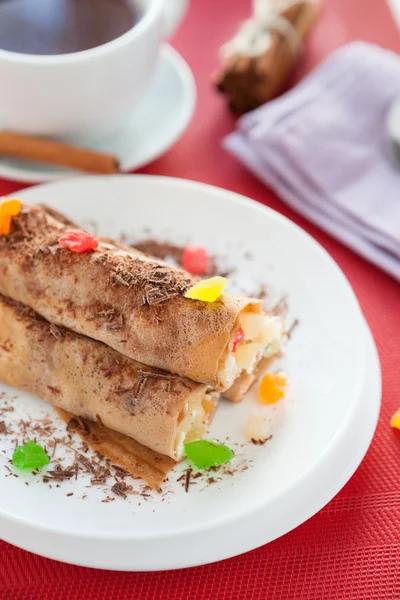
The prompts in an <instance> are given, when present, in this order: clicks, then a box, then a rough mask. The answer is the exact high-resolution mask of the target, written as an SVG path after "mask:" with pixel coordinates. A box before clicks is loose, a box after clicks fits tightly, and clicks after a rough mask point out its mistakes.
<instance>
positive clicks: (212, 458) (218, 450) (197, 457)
mask: <svg viewBox="0 0 400 600" xmlns="http://www.w3.org/2000/svg"><path fill="white" fill-rule="evenodd" d="M185 453H186V456H187V457H188V458H189V460H191V461H192V463H193V464H194V466H195V467H197V468H198V469H209V468H210V467H218V466H219V465H223V464H224V463H226V462H228V461H230V460H232V458H233V457H234V453H233V452H232V450H231V449H230V448H228V446H224V444H219V443H218V442H210V441H209V440H197V441H195V442H189V443H188V444H185Z"/></svg>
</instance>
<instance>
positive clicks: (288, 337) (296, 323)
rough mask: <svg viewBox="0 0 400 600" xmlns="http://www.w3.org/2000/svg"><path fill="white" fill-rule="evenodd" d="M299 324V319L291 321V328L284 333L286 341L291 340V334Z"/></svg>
mask: <svg viewBox="0 0 400 600" xmlns="http://www.w3.org/2000/svg"><path fill="white" fill-rule="evenodd" d="M299 324H300V321H299V319H295V320H294V321H293V323H292V324H291V326H290V327H289V329H288V330H287V332H286V337H287V339H288V340H290V339H291V337H292V335H293V332H294V330H295V329H296V327H297V326H298V325H299Z"/></svg>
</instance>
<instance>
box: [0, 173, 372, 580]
mask: <svg viewBox="0 0 400 600" xmlns="http://www.w3.org/2000/svg"><path fill="white" fill-rule="evenodd" d="M106 177H107V176H101V175H100V176H98V175H95V176H80V177H73V178H67V179H63V180H57V181H53V182H49V183H45V184H43V185H45V186H47V187H48V186H51V187H54V186H64V185H67V186H68V185H70V184H72V185H75V184H76V183H78V184H79V183H80V182H81V181H82V180H84V181H85V182H87V181H88V180H93V179H95V180H99V179H100V180H104V179H105V178H106ZM114 177H117V178H123V179H124V180H125V181H126V180H140V181H141V182H143V181H146V182H152V183H162V184H167V185H172V186H176V185H179V186H183V187H185V188H186V189H190V188H192V189H193V187H194V188H197V189H200V190H203V191H206V192H207V191H208V192H211V193H213V194H216V193H218V194H222V195H224V196H226V198H227V199H229V200H234V201H236V202H237V203H239V204H241V205H244V206H246V207H251V208H253V209H256V210H258V211H261V212H264V213H265V212H266V213H268V214H269V217H270V218H272V219H274V220H275V221H279V222H281V223H283V224H284V225H285V226H289V227H291V228H294V229H295V230H297V232H298V233H300V234H301V235H302V236H304V237H306V238H307V239H308V242H311V243H312V245H313V247H314V249H315V250H317V251H318V252H319V253H322V255H323V257H324V258H325V259H327V260H328V261H329V262H330V263H331V266H332V267H333V268H334V269H335V270H336V274H337V275H339V277H340V278H341V280H342V283H343V284H344V285H345V286H346V288H347V292H348V293H349V294H350V295H349V298H350V297H351V299H352V302H353V304H354V308H356V309H357V310H358V312H359V315H360V324H361V325H362V327H363V329H365V324H364V320H363V317H362V313H361V310H360V307H359V304H358V301H357V299H356V296H355V294H354V291H353V289H352V288H351V286H350V283H349V282H348V280H347V278H346V276H345V275H344V273H343V271H342V270H341V269H340V267H339V266H338V265H337V263H336V262H335V261H334V259H333V258H332V257H331V256H330V255H329V253H328V252H327V251H326V250H325V249H324V248H323V247H322V246H321V245H320V244H319V243H318V242H317V241H316V240H315V239H314V238H313V237H312V236H310V235H309V234H308V233H307V232H306V231H305V230H303V229H302V228H301V227H299V226H298V225H297V224H296V223H294V222H292V221H291V220H290V219H288V218H287V217H285V216H283V215H281V214H280V213H278V212H276V211H275V210H273V209H271V208H270V207H267V206H265V205H262V204H261V203H259V202H257V201H255V200H252V199H250V198H247V197H245V196H242V195H241V194H237V193H235V192H231V191H229V190H224V189H221V188H218V187H215V186H212V185H209V184H204V183H199V182H194V181H190V180H185V179H178V178H171V177H164V176H152V175H138V174H136V175H116V176H114ZM107 179H108V180H109V178H108V177H107ZM113 181H115V179H113ZM36 187H37V188H38V189H39V190H40V188H42V185H41V186H36ZM32 189H34V188H28V189H25V190H22V191H21V192H20V194H21V197H22V199H25V200H26V201H27V202H29V195H30V194H31V193H32ZM17 194H18V192H17ZM12 195H15V193H14V194H12ZM23 196H26V198H23ZM378 365H379V363H378ZM378 371H379V368H378ZM363 385H364V381H363V380H361V382H360V386H361V387H362V386H363ZM357 408H359V401H357V402H354V407H353V411H352V412H350V413H347V418H346V421H345V423H344V424H342V426H341V428H340V429H339V430H338V431H337V433H336V434H335V435H334V437H333V438H332V440H331V442H330V444H329V445H328V446H327V448H325V450H324V452H323V454H322V455H321V456H320V457H319V459H317V460H316V461H314V463H313V464H312V465H311V466H310V467H309V468H308V469H307V470H306V471H305V472H304V473H303V474H302V476H301V477H300V478H299V479H297V480H296V481H295V482H294V483H293V484H292V485H291V486H289V487H288V488H286V489H285V494H288V493H290V492H291V491H293V488H296V487H298V486H300V485H302V484H304V480H306V479H307V478H308V476H309V472H310V471H315V470H316V469H317V468H319V467H320V463H321V462H324V461H326V460H327V458H329V456H330V454H331V452H332V447H336V445H337V444H338V443H340V439H338V438H340V437H341V436H343V435H344V434H345V433H346V432H347V431H348V428H349V423H348V421H351V420H352V419H353V417H354V414H353V413H354V412H355V411H356V410H357ZM371 439H372V434H371ZM368 445H369V443H368ZM358 464H359V463H357V465H356V467H357V466H358ZM356 467H355V468H356ZM355 468H354V470H355ZM350 476H351V474H350V475H349V477H350ZM346 481H347V480H346ZM344 483H345V482H344ZM344 483H343V484H342V485H344ZM342 485H341V486H340V488H339V489H341V487H342ZM274 501H276V496H273V497H271V498H270V499H269V502H271V503H272V502H274ZM328 501H329V500H328ZM325 504H326V502H325V503H324V504H323V505H325ZM323 505H322V506H323ZM264 506H265V504H264ZM322 506H321V507H322ZM262 507H263V503H262V502H261V503H260V504H259V505H257V506H255V507H253V509H252V510H251V511H250V512H246V513H244V514H242V515H239V516H231V517H230V518H227V519H224V520H222V521H219V525H215V524H211V525H210V524H208V525H207V527H208V529H210V528H211V527H212V526H213V525H214V526H216V527H218V526H220V527H223V526H229V525H232V524H233V523H235V522H236V521H239V520H243V519H246V518H252V516H253V515H254V513H255V512H257V511H259V510H261V509H262ZM321 507H320V508H321ZM320 508H318V509H317V510H316V511H314V512H313V513H312V514H315V512H318V510H320ZM0 512H1V518H4V513H2V511H0ZM310 516H311V515H310ZM5 518H8V519H10V517H9V516H7V517H5ZM307 518H309V517H306V519H307ZM306 519H305V520H306ZM14 521H15V519H14ZM19 523H20V524H23V525H25V526H28V527H31V528H32V531H36V532H41V531H44V530H45V529H46V528H44V527H38V526H36V525H30V524H29V522H28V521H26V520H19ZM298 524H300V523H298ZM296 526H297V525H296ZM200 528H201V527H200ZM290 529H291V528H290ZM47 531H48V532H49V533H50V534H53V535H60V536H65V532H64V531H60V530H58V531H57V530H56V529H54V528H53V527H52V528H48V529H47ZM198 531H199V526H198V525H196V526H192V527H189V528H187V529H185V531H181V532H177V533H175V534H173V533H172V532H164V533H163V534H161V535H160V534H154V535H152V534H151V533H150V534H149V533H147V534H142V535H135V536H132V533H130V534H129V535H128V536H126V537H125V536H124V537H122V536H121V535H120V534H118V536H117V537H116V536H115V534H114V535H113V534H111V535H110V536H105V535H104V533H103V534H101V535H99V536H98V537H96V536H95V535H90V536H87V535H86V534H85V538H86V539H87V540H91V541H96V540H97V539H103V540H107V539H109V540H112V541H113V542H116V541H117V540H118V541H121V540H124V541H125V542H127V541H129V542H130V543H135V542H137V541H141V540H146V541H148V542H149V543H150V542H153V543H154V542H157V541H159V540H160V539H162V540H167V539H172V538H174V539H175V540H184V539H185V537H186V536H188V535H193V534H195V533H197V532H198ZM285 533H286V531H285ZM280 535H283V534H280ZM69 536H70V538H73V539H82V534H81V535H79V533H76V534H75V533H72V534H71V533H70V534H69ZM278 537H279V536H278ZM269 541H271V540H269ZM264 543H265V542H264ZM261 545H262V544H261ZM254 547H256V546H254ZM241 552H242V551H239V552H237V553H241ZM237 553H236V554H237ZM233 555H234V554H232V555H231V556H233ZM226 557H227V556H226ZM50 558H52V557H50ZM222 558H224V557H221V558H217V559H215V560H221V559H222ZM76 564H83V563H76ZM193 564H205V563H204V562H201V563H200V562H196V563H193ZM92 566H94V565H92ZM184 566H191V565H184ZM101 568H110V567H106V566H101ZM156 568H157V570H163V567H162V566H157V567H156ZM164 568H167V569H169V568H171V567H170V566H168V567H164ZM176 568H180V567H176ZM153 569H154V565H153V566H151V567H149V568H148V569H140V570H153ZM117 570H118V569H117Z"/></svg>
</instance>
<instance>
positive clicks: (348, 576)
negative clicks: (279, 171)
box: [0, 0, 400, 600]
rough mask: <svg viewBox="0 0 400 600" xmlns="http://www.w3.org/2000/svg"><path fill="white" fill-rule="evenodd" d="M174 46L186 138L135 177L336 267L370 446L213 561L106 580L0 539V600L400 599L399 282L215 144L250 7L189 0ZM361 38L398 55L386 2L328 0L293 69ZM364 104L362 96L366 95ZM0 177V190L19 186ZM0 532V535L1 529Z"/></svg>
mask: <svg viewBox="0 0 400 600" xmlns="http://www.w3.org/2000/svg"><path fill="white" fill-rule="evenodd" d="M191 1H192V4H191V8H190V11H189V14H188V17H187V20H186V22H185V24H184V25H183V26H182V28H181V30H180V32H179V33H178V35H177V36H176V37H175V40H174V44H175V46H176V48H177V49H178V50H179V51H180V52H181V53H182V54H183V56H184V57H185V58H186V60H187V61H188V62H189V64H190V66H191V68H192V69H193V72H194V74H195V77H196V81H197V85H198V107H197V111H196V114H195V117H194V120H193V122H192V124H191V126H190V127H189V129H188V131H187V133H186V134H185V136H184V137H183V138H182V139H181V140H180V141H179V143H178V144H177V145H176V146H175V147H174V148H173V149H172V150H171V151H170V152H168V153H167V154H166V155H165V156H164V157H163V158H161V159H160V160H158V161H156V162H155V163H153V164H152V165H151V166H149V167H147V168H146V169H143V172H146V173H153V174H163V175H172V176H176V177H185V178H188V179H194V180H198V181H204V182H207V183H211V184H214V185H219V186H221V187H225V188H227V189H231V190H234V191H236V192H239V193H242V194H245V195H247V196H250V197H252V198H255V199H256V200H258V201H260V202H262V203H265V204H268V205H269V206H272V207H273V208H275V209H276V210H278V211H280V212H282V213H283V214H285V215H286V216H288V217H289V218H291V219H292V220H294V221H295V222H297V223H298V224H299V225H301V226H302V227H304V229H306V230H307V231H308V232H309V233H311V235H313V236H314V237H315V238H316V239H317V240H318V241H319V242H320V243H321V244H322V245H323V246H324V247H325V248H326V249H327V250H328V252H330V253H331V254H332V256H333V257H334V258H335V260H336V261H337V262H338V263H339V265H340V266H341V267H342V269H343V270H344V272H345V273H346V275H347V276H348V278H349V279H350V281H351V283H352V285H353V287H354V289H355V292H356V294H357V296H358V298H359V301H360V303H361V306H362V309H363V311H364V314H365V316H366V318H367V320H368V322H369V325H370V327H371V329H372V332H373V334H374V336H375V339H376V341H377V344H378V349H379V353H380V358H381V363H382V370H383V408H382V413H381V417H380V421H379V425H378V429H377V432H376V435H375V438H374V441H373V443H372V445H371V448H370V450H369V452H368V454H367V456H366V458H365V459H364V461H363V463H362V464H361V466H360V468H359V469H358V471H357V472H356V474H355V475H354V476H353V478H352V479H351V481H350V482H349V483H348V484H347V485H346V487H345V488H344V489H343V490H342V491H341V492H340V494H338V496H337V497H336V498H335V499H334V500H332V502H330V504H329V505H328V506H327V507H326V508H325V509H323V510H322V511H321V512H320V513H319V514H318V515H316V516H314V517H313V518H312V519H310V520H309V521H308V522H307V523H305V524H303V525H302V526H301V527H298V528H297V529H296V530H295V531H293V532H291V533H289V534H288V535H286V536H284V537H283V538H281V539H279V540H277V541H275V542H273V543H271V544H269V545H268V546H264V547H262V548H259V549H258V550H254V551H253V552H249V553H247V554H245V555H242V556H240V557H237V558H233V559H230V560H227V561H224V562H221V563H218V564H214V565H210V566H205V567H198V568H195V569H189V570H181V571H171V572H166V573H113V572H107V571H94V570H90V569H84V568H79V567H71V566H69V565H63V564H60V563H56V562H54V561H51V560H46V559H43V558H40V557H37V556H34V555H32V554H29V553H28V552H24V551H22V550H19V549H17V548H14V547H12V546H10V545H9V544H5V543H3V542H0V598H1V599H2V600H11V599H12V600H56V599H57V600H59V599H62V600H83V599H89V598H90V599H94V600H114V599H117V598H118V599H119V600H128V599H129V600H131V599H132V600H133V599H140V600H169V599H171V600H187V599H188V598H190V599H196V600H203V599H204V600H216V599H217V600H243V599H245V600H247V599H254V600H266V599H268V600H269V599H273V600H303V599H304V600H305V599H306V600H360V599H370V600H392V599H396V600H399V599H400V542H399V537H400V534H399V530H400V437H397V436H396V435H395V434H394V432H392V431H391V430H390V428H389V426H388V421H389V418H390V415H391V414H392V413H393V412H394V410H395V409H396V408H398V407H399V406H400V394H399V388H400V286H399V285H398V284H396V283H395V282H394V281H393V280H391V279H390V278H389V277H388V276H386V275H384V274H383V273H381V272H379V271H378V270H377V269H375V268H374V267H372V266H371V265H369V264H367V263H366V262H364V261H363V260H362V259H361V258H359V257H358V256H356V255H355V254H353V253H352V252H350V251H349V250H347V249H346V248H344V247H343V246H341V245H340V244H338V243H337V242H336V241H335V240H333V239H332V238H329V237H328V236H327V235H326V234H324V233H322V232H321V231H319V230H318V229H317V228H315V227H314V226H312V225H310V224H308V223H307V222H306V221H304V220H303V219H301V218H299V217H298V216H297V215H295V214H294V213H293V212H291V211H290V210H289V209H288V208H286V207H285V206H284V205H283V204H282V203H281V202H280V201H279V200H278V199H277V198H276V197H275V196H274V195H273V194H272V193H271V192H270V191H269V190H267V189H266V188H265V187H264V186H263V185H261V184H260V183H259V182H258V181H257V180H256V179H254V178H253V177H252V176H251V175H250V174H248V173H247V172H246V171H245V170H244V169H243V168H242V167H241V166H240V165H239V164H237V163H236V162H235V161H234V160H233V159H232V158H231V157H230V156H228V155H227V154H225V153H224V152H223V151H222V150H221V148H220V139H221V137H222V136H223V135H224V134H225V133H227V132H228V131H230V130H231V129H232V126H233V119H232V117H230V116H229V115H228V114H227V112H226V110H225V108H224V106H223V103H222V101H221V98H219V97H218V96H217V95H216V94H214V92H213V91H212V89H211V88H210V83H209V78H210V73H211V71H212V70H213V68H214V67H215V65H216V61H217V49H218V47H219V46H220V44H221V43H222V42H223V41H225V40H226V39H227V38H228V37H229V36H230V35H231V34H232V33H233V32H234V30H235V28H236V26H237V23H238V22H239V21H240V19H243V18H244V17H246V16H247V15H248V14H249V5H250V1H249V0H191ZM357 38H359V39H365V40H368V41H371V42H375V43H378V44H380V45H382V46H385V47H388V48H391V49H394V50H398V51H399V50H400V36H399V33H398V31H397V30H396V27H395V24H394V22H393V21H392V19H391V17H390V15H389V11H388V9H387V7H386V3H385V2H384V0H326V2H325V7H324V12H323V15H322V17H321V19H320V22H319V24H318V27H317V28H316V30H315V32H314V33H313V35H312V38H311V39H310V40H309V42H308V44H307V53H306V55H305V56H304V59H303V62H302V65H301V66H300V69H299V74H300V73H301V72H304V71H306V70H309V69H310V68H311V67H312V66H313V65H314V64H316V63H317V62H319V61H320V60H321V58H322V57H323V56H325V55H326V54H328V53H329V52H330V51H331V50H332V49H333V48H334V47H336V46H339V45H342V44H344V43H346V42H348V41H350V40H352V39H357ZM366 101H368V99H366ZM20 187H21V186H20V184H18V183H15V184H14V183H10V182H5V181H1V180H0V194H5V193H9V192H12V191H14V190H17V189H18V188H20ZM0 535H1V532H0Z"/></svg>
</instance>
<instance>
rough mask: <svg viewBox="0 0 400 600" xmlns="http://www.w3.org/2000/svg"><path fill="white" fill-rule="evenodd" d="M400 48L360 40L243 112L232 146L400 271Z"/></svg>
mask: <svg viewBox="0 0 400 600" xmlns="http://www.w3.org/2000/svg"><path fill="white" fill-rule="evenodd" d="M399 95H400V57H398V56H397V55H396V54H394V53H392V52H389V51H387V50H383V49H382V48H379V47H377V46H373V45H371V44H367V43H364V42H353V43H351V44H349V45H347V46H345V47H343V48H341V49H340V50H337V51H335V52H334V53H333V54H332V55H331V56H330V57H329V58H328V59H327V60H326V61H325V62H324V63H322V64H321V65H320V66H319V67H318V68H317V69H315V71H314V72H313V73H311V74H310V75H309V76H308V77H306V78H305V79H304V80H303V81H302V82H301V83H300V84H299V85H297V86H296V87H295V88H294V89H293V90H291V91H290V92H288V93H287V94H285V95H284V96H282V97H281V98H278V99H276V100H274V101H272V102H269V103H267V104H265V105H263V106H261V107H260V108H258V109H257V110H254V111H252V112H251V113H248V114H247V115H245V116H244V117H242V118H241V119H240V120H239V122H238V128H237V130H236V131H235V132H234V133H232V134H230V135H228V136H227V137H226V138H225V139H224V141H223V145H224V147H225V148H226V149H227V150H228V151H229V152H231V153H232V154H233V155H235V156H236V157H238V158H239V159H240V160H241V161H242V162H243V163H244V164H245V165H246V166H247V167H248V168H249V169H250V170H251V171H252V172H253V173H255V174H256V175H257V176H258V177H259V178H260V179H261V180H263V181H264V182H265V183H266V184H267V185H269V186H270V187H272V188H273V189H274V190H275V191H276V192H277V194H278V195H279V196H281V198H282V199H283V200H284V201H285V202H287V204H289V205H290V206H291V207H292V208H293V209H295V210H296V211H297V212H299V213H301V214H302V215H303V216H305V217H306V218H308V219H309V220H310V221H313V222H314V223H316V224H317V225H319V226H320V227H322V228H323V229H325V230H326V231H327V232H328V233H330V234H331V235H333V236H334V237H336V238H337V239H339V240H340V241H341V242H343V243H344V244H347V245H348V246H349V247H350V248H352V249H353V250H355V251H356V252H358V253H359V254H361V255H362V256H364V257H365V258H366V259H367V260H369V261H370V262H372V263H374V264H376V265H378V266H379V267H381V268H382V269H383V270H385V271H386V272H388V273H390V274H391V275H392V276H394V277H395V278H396V279H398V280H400V168H399V167H397V166H396V165H395V163H394V161H393V159H392V157H391V153H390V148H389V143H388V135H387V128H386V119H387V113H388V110H389V108H390V106H391V104H392V102H393V101H394V100H395V98H396V97H397V96H399Z"/></svg>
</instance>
